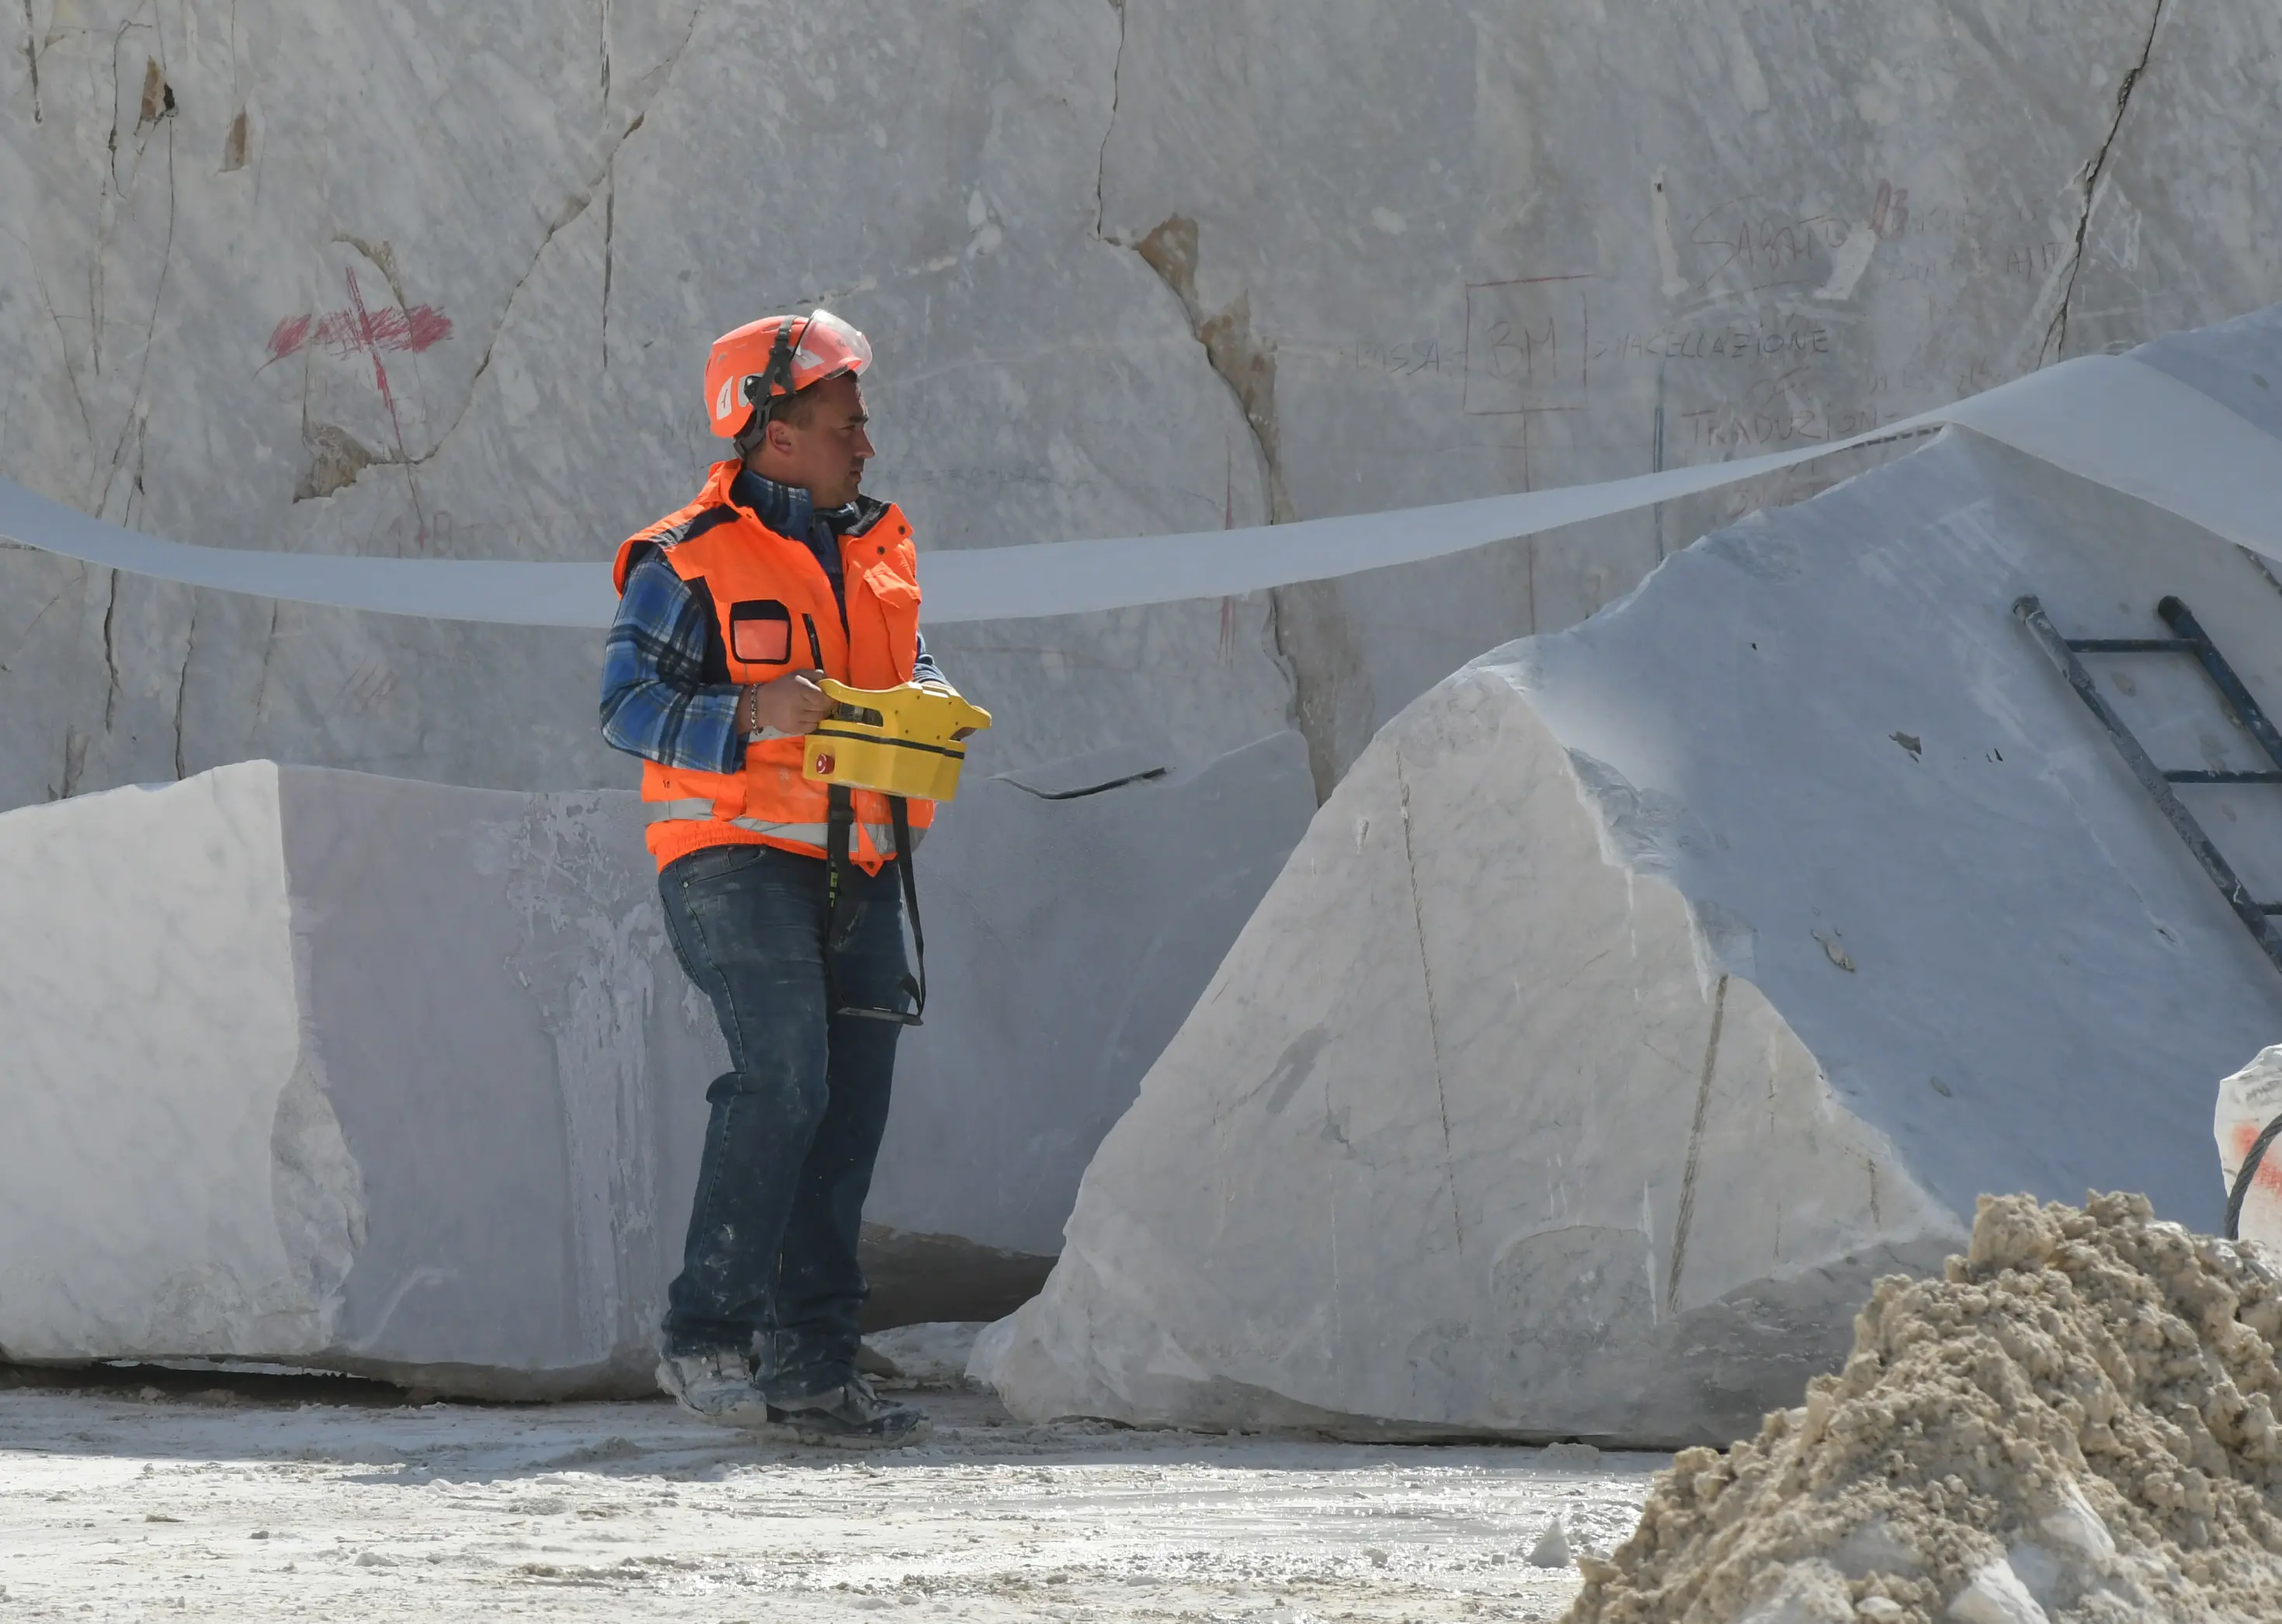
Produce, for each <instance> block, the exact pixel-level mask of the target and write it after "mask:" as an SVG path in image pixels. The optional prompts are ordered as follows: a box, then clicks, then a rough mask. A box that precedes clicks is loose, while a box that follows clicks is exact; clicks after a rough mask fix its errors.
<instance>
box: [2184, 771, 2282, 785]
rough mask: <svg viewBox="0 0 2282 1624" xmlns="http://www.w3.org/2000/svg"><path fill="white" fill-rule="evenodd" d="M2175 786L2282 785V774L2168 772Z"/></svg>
mask: <svg viewBox="0 0 2282 1624" xmlns="http://www.w3.org/2000/svg"><path fill="white" fill-rule="evenodd" d="M2163 776H2164V777H2166V778H2169V780H2170V781H2171V782H2172V783H2174V784H2282V772H2167V773H2165V774H2164V775H2163Z"/></svg>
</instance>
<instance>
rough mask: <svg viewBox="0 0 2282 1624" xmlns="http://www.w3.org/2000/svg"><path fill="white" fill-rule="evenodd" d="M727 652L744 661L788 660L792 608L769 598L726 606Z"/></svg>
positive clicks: (769, 662)
mask: <svg viewBox="0 0 2282 1624" xmlns="http://www.w3.org/2000/svg"><path fill="white" fill-rule="evenodd" d="M729 653H730V654H731V655H732V656H733V657H734V658H735V659H737V660H739V661H742V662H743V663H744V664H746V665H785V664H788V663H789V662H790V661H791V660H792V611H791V610H790V609H788V608H787V607H785V606H784V605H783V604H781V603H780V602H778V601H777V600H776V599H773V598H763V599H749V600H748V601H746V602H744V603H733V604H731V605H730V606H729Z"/></svg>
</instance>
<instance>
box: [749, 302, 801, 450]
mask: <svg viewBox="0 0 2282 1624" xmlns="http://www.w3.org/2000/svg"><path fill="white" fill-rule="evenodd" d="M812 320H814V318H813V317H803V318H802V320H801V323H800V330H801V331H802V332H803V333H806V332H807V331H808V324H809V322H810V321H812ZM799 347H800V340H799V339H798V338H797V337H796V336H794V333H793V324H792V321H790V319H787V320H786V321H785V322H784V323H783V324H782V325H781V326H780V327H779V328H778V329H777V336H776V341H775V342H774V343H773V344H770V346H769V360H768V364H767V365H766V366H765V367H762V369H761V370H760V371H758V372H756V373H752V374H750V375H748V376H747V377H746V379H745V398H746V399H747V400H749V401H750V402H751V403H752V406H753V417H752V421H750V422H749V423H747V424H746V425H745V427H744V429H742V430H741V432H740V433H739V434H738V436H737V449H738V450H739V451H740V452H745V453H747V454H749V453H750V452H751V450H752V445H754V444H757V436H758V435H759V434H760V432H761V430H763V429H766V428H767V427H768V426H769V418H770V415H771V414H772V412H773V411H774V409H775V407H776V403H777V402H778V401H779V400H780V399H785V400H788V399H790V398H792V396H793V393H794V390H793V378H792V358H793V353H794V352H795V351H796V350H797V349H798V348H799Z"/></svg>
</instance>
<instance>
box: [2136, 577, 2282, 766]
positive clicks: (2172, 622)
mask: <svg viewBox="0 0 2282 1624" xmlns="http://www.w3.org/2000/svg"><path fill="white" fill-rule="evenodd" d="M2155 613H2156V614H2158V615H2162V617H2163V623H2164V624H2165V625H2167V626H2169V628H2170V629H2171V630H2174V631H2176V632H2177V633H2178V634H2179V635H2180V636H2181V637H2183V638H2185V639H2186V640H2187V641H2188V642H2189V643H2190V644H2192V645H2193V647H2194V653H2195V658H2196V659H2198V660H2200V661H2202V662H2203V670H2204V672H2205V674H2206V675H2208V677H2210V679H2211V685H2212V686H2213V687H2215V688H2216V689H2217V690H2218V692H2219V697H2220V698H2222V699H2224V700H2225V701H2226V705H2227V708H2228V709H2229V710H2231V711H2232V712H2233V713H2234V719H2235V720H2236V721H2237V722H2239V723H2242V725H2243V729H2244V731H2247V732H2248V733H2249V735H2250V736H2251V737H2252V738H2253V739H2256V740H2257V741H2258V747H2259V748H2260V749H2262V750H2263V751H2265V752H2266V755H2267V759H2268V760H2270V761H2271V762H2273V763H2274V764H2275V765H2276V766H2277V767H2282V733H2278V732H2276V731H2274V724H2273V723H2271V722H2269V721H2268V720H2267V719H2266V713H2265V712H2264V711H2263V710H2261V709H2260V708H2258V701H2257V700H2254V699H2252V698H2251V697H2250V690H2249V689H2247V688H2246V687H2244V686H2243V685H2242V678H2240V677H2237V676H2236V675H2235V674H2234V668H2233V667H2232V666H2231V665H2229V664H2227V662H2226V656H2225V655H2224V654H2222V653H2219V652H2218V645H2217V644H2216V643H2214V642H2212V641H2211V640H2210V638H2209V636H2208V633H2206V632H2205V631H2204V630H2203V629H2202V624H2201V623H2200V622H2199V621H2197V620H2196V619H2195V617H2194V614H2193V611H2192V610H2190V609H2189V608H2188V607H2187V606H2186V605H2185V604H2184V603H2181V602H2180V601H2179V600H2178V599H2176V598H2166V599H2163V601H2162V602H2161V603H2159V604H2157V605H2156V606H2155Z"/></svg>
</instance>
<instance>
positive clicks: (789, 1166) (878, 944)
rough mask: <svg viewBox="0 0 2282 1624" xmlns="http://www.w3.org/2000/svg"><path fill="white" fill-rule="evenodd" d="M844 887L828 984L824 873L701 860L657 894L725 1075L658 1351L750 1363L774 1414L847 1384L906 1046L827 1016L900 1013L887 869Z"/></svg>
mask: <svg viewBox="0 0 2282 1624" xmlns="http://www.w3.org/2000/svg"><path fill="white" fill-rule="evenodd" d="M850 881H851V883H852V885H853V887H854V888H853V891H852V892H851V893H850V895H851V900H852V905H853V906H854V907H856V908H857V909H858V910H859V911H858V914H857V916H856V919H855V922H854V924H853V926H852V929H851V930H850V932H849V934H848V936H847V938H846V940H845V943H844V945H843V946H842V947H841V948H840V949H839V950H838V951H837V952H835V953H834V954H833V955H831V960H832V962H831V964H830V967H829V969H830V974H829V979H828V980H827V965H826V963H825V958H826V953H825V940H824V939H825V926H826V921H827V912H828V909H827V888H826V874H825V864H824V862H823V860H822V859H821V858H818V857H804V856H801V855H798V854H796V853H793V852H785V851H779V850H777V849H775V848H774V847H765V846H732V847H708V848H706V849H704V850H702V851H696V852H692V853H691V854H690V855H687V856H686V857H682V858H679V859H678V860H677V861H675V862H672V863H671V864H669V865H668V866H667V867H666V870H665V871H664V873H662V874H661V875H659V876H658V891H659V894H660V895H661V896H662V897H663V898H664V902H665V918H666V927H667V930H668V932H669V933H670V934H671V937H672V940H673V947H674V952H675V955H676V956H678V957H679V959H680V961H681V967H682V968H683V969H684V970H685V971H687V972H688V974H689V978H690V979H691V980H692V981H693V982H695V984H696V985H697V987H698V990H699V991H701V992H702V993H703V994H705V995H706V996H707V997H708V998H710V999H711V1000H712V1001H713V1009H714V1012H715V1013H716V1014H717V1015H718V1017H720V1021H721V1033H722V1036H723V1037H725V1038H726V1039H727V1040H728V1043H729V1064H730V1068H731V1069H730V1070H729V1071H728V1072H727V1073H726V1075H724V1076H722V1077H719V1078H717V1079H715V1080H714V1083H713V1086H712V1087H710V1089H708V1090H707V1091H706V1096H705V1097H706V1098H707V1099H708V1100H710V1101H711V1102H712V1105H713V1113H712V1118H711V1120H710V1122H709V1123H708V1125H707V1126H706V1130H705V1151H704V1156H703V1159H702V1161H701V1162H700V1164H699V1166H698V1172H697V1199H696V1203H695V1206H694V1208H693V1209H692V1210H691V1212H690V1215H689V1236H688V1240H687V1242H686V1243H685V1244H684V1246H683V1249H682V1264H681V1273H680V1275H679V1277H678V1278H676V1280H674V1282H673V1284H672V1286H671V1288H669V1289H668V1291H667V1294H666V1303H667V1307H666V1315H665V1345H666V1351H667V1352H668V1353H671V1354H682V1353H696V1352H703V1351H709V1350H712V1349H735V1350H737V1351H739V1352H742V1351H744V1350H745V1349H747V1348H748V1347H750V1348H751V1349H753V1351H754V1352H755V1353H756V1355H757V1357H758V1361H759V1364H758V1373H757V1380H758V1381H759V1382H760V1384H761V1386H762V1388H763V1389H764V1391H765V1392H766V1393H767V1394H768V1395H769V1396H771V1397H775V1398H796V1397H802V1396H806V1395H808V1394H811V1393H816V1392H821V1391H823V1390H824V1389H825V1388H830V1387H834V1386H836V1385H837V1384H839V1383H840V1382H842V1381H845V1380H848V1378H849V1376H850V1373H851V1372H852V1371H853V1369H854V1365H855V1359H856V1346H857V1331H856V1314H857V1311H858V1308H860V1307H861V1306H862V1304H863V1302H864V1298H865V1290H866V1288H865V1284H864V1274H863V1271H862V1270H861V1269H860V1268H858V1266H857V1262H856V1241H857V1232H858V1227H859V1226H860V1225H861V1222H862V1218H863V1212H864V1197H865V1194H866V1193H867V1192H868V1191H869V1190H870V1188H871V1186H872V1164H873V1160H874V1158H875V1157H876V1156H878V1155H879V1150H880V1135H881V1132H882V1131H883V1130H884V1129H885V1128H886V1126H887V1122H888V1094H889V1086H890V1082H891V1079H892V1078H893V1076H894V1072H895V1064H896V1039H897V1035H898V1033H899V1032H901V1030H902V1029H901V1028H900V1027H899V1026H897V1025H895V1024H894V1023H892V1022H889V1021H881V1020H872V1019H866V1018H865V1017H860V1016H849V1015H834V1014H831V1013H830V1011H831V1010H832V1009H836V1008H839V1007H840V1006H842V1005H844V1004H853V1005H858V1006H865V1005H868V1006H872V1007H874V1008H881V1009H901V1008H904V999H903V997H902V993H901V980H902V977H903V975H904V936H903V899H902V896H901V894H900V893H899V891H898V889H897V876H896V870H895V869H894V868H893V866H889V868H886V869H883V870H881V872H880V873H879V875H878V876H877V877H875V878H874V877H867V876H865V874H864V873H863V872H862V871H861V870H856V871H854V872H852V873H851V874H850ZM835 994H836V996H835Z"/></svg>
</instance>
